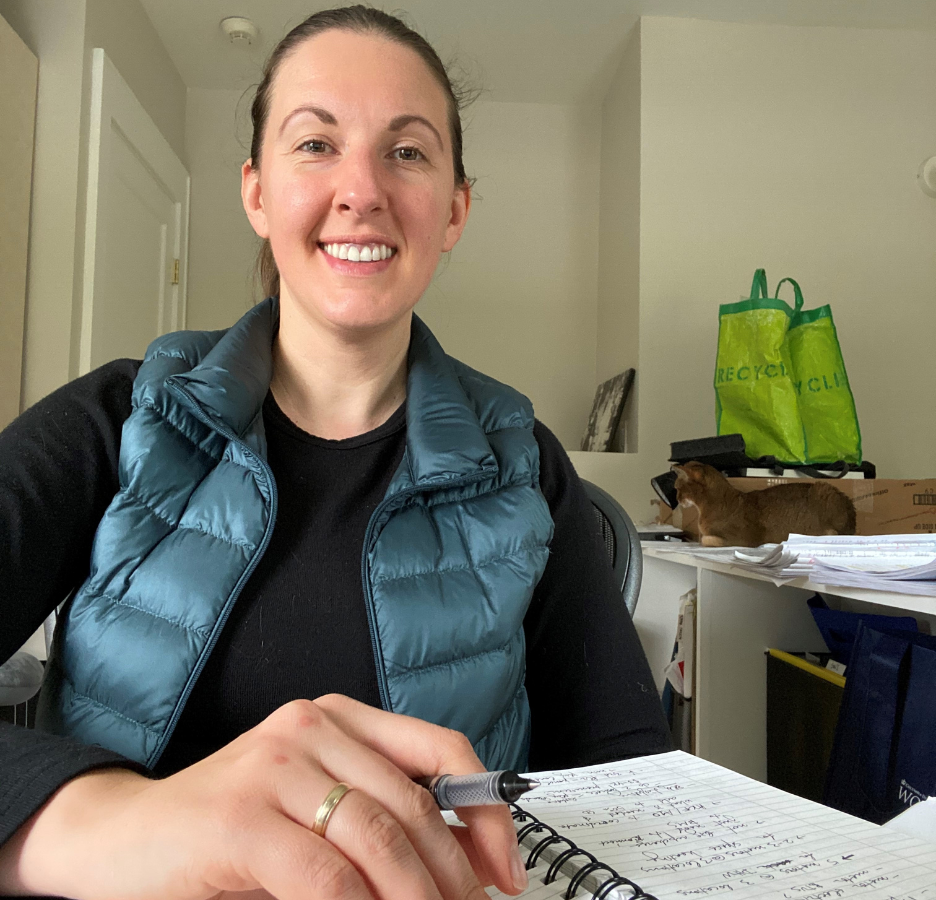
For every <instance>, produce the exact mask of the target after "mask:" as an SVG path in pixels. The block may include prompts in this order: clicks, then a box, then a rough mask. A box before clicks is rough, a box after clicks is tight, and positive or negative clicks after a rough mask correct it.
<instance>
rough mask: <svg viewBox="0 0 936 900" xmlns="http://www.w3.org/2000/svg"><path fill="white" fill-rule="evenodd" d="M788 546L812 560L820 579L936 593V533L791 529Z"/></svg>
mask: <svg viewBox="0 0 936 900" xmlns="http://www.w3.org/2000/svg"><path fill="white" fill-rule="evenodd" d="M784 546H785V547H788V548H789V549H790V550H791V552H793V553H796V554H797V557H798V559H799V561H800V562H803V561H804V560H805V559H809V560H810V561H811V563H812V566H811V570H810V573H809V579H810V580H811V581H814V582H817V583H819V584H840V585H850V586H853V587H867V588H874V589H876V590H882V591H894V592H896V593H903V594H922V595H925V596H936V535H932V534H879V535H869V536H860V535H859V536H855V535H834V536H829V537H821V538H817V537H810V536H808V535H801V534H791V535H790V538H789V540H788V541H785V542H784Z"/></svg>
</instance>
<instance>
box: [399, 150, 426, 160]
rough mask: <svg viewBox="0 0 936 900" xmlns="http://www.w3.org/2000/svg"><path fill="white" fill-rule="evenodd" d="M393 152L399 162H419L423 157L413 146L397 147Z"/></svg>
mask: <svg viewBox="0 0 936 900" xmlns="http://www.w3.org/2000/svg"><path fill="white" fill-rule="evenodd" d="M393 153H394V155H395V156H396V158H397V159H398V160H400V161H401V162H419V160H421V159H422V158H423V155H422V153H420V152H419V150H417V149H416V148H415V147H397V148H396V150H394V151H393Z"/></svg>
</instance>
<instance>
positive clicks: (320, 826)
mask: <svg viewBox="0 0 936 900" xmlns="http://www.w3.org/2000/svg"><path fill="white" fill-rule="evenodd" d="M350 790H351V787H350V786H349V785H347V784H345V783H344V782H343V781H339V782H338V784H336V785H335V786H334V787H333V788H332V789H331V790H330V791H329V792H328V796H326V797H325V799H324V800H323V801H322V805H321V806H320V807H319V808H318V811H317V812H316V813H315V822H314V824H313V825H312V834H317V835H318V836H319V837H320V838H323V837H325V829H326V828H327V827H328V820H329V819H330V818H331V814H332V813H333V812H334V811H335V807H336V806H337V805H338V804H339V803H340V802H341V798H342V797H344V795H345V794H347V793H348V791H350Z"/></svg>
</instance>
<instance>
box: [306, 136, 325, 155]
mask: <svg viewBox="0 0 936 900" xmlns="http://www.w3.org/2000/svg"><path fill="white" fill-rule="evenodd" d="M299 149H300V150H305V151H306V152H307V153H315V154H321V153H327V152H328V151H329V150H330V149H331V148H330V147H329V146H328V144H326V143H325V141H320V140H315V139H313V140H311V141H305V142H303V143H301V144H300V145H299Z"/></svg>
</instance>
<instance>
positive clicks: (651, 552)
mask: <svg viewBox="0 0 936 900" xmlns="http://www.w3.org/2000/svg"><path fill="white" fill-rule="evenodd" d="M642 546H643V552H644V556H652V557H655V558H656V559H666V560H669V561H670V562H674V563H679V564H680V565H684V566H694V567H695V568H697V569H706V570H708V571H710V572H721V573H723V574H725V575H738V576H740V577H741V578H748V579H750V580H752V581H766V582H769V583H770V584H777V582H775V581H774V580H773V579H772V578H770V577H769V576H767V575H760V574H758V573H757V572H752V571H750V570H749V569H743V568H740V567H738V566H733V565H731V564H730V563H721V562H715V561H714V560H710V559H702V558H700V557H698V556H693V555H692V554H691V553H686V552H682V553H681V552H679V551H678V550H671V549H670V548H669V547H666V546H665V545H663V546H661V542H660V541H644V542H643V544H642ZM780 584H781V585H784V586H788V587H794V588H801V589H803V590H807V591H814V592H815V593H817V594H832V595H833V596H836V597H847V598H849V599H850V600H860V601H861V602H863V603H873V604H875V605H876V606H886V607H891V608H893V609H896V610H900V611H905V612H913V613H922V614H923V615H928V616H936V597H920V596H917V595H915V594H900V593H897V592H894V591H877V590H872V589H869V588H857V587H846V586H844V585H835V584H817V583H816V582H814V581H810V580H809V579H808V578H796V579H794V580H793V581H783V582H780Z"/></svg>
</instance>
